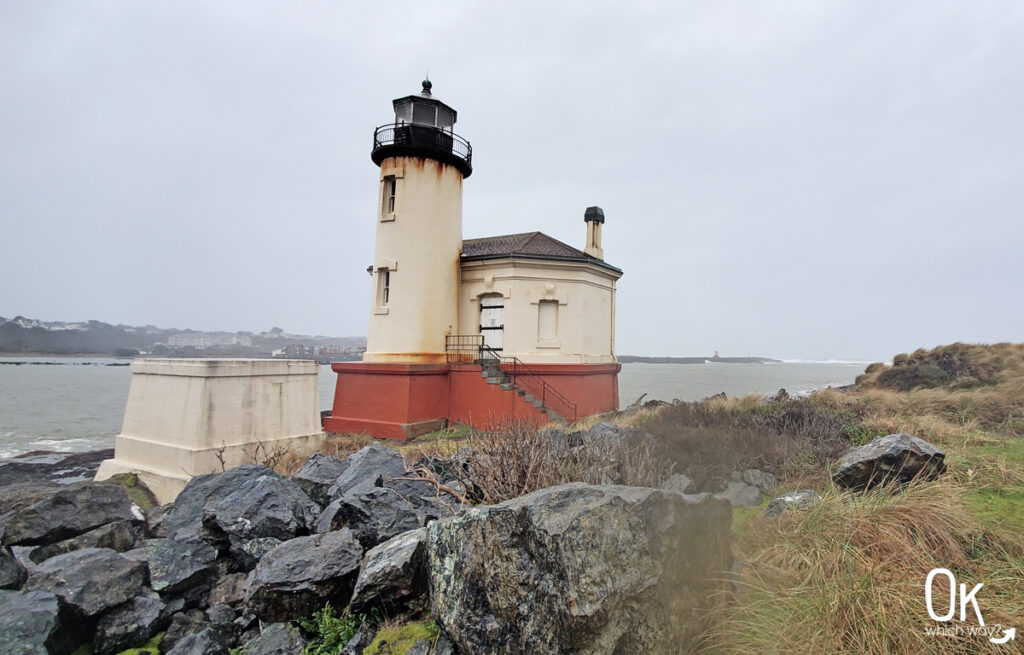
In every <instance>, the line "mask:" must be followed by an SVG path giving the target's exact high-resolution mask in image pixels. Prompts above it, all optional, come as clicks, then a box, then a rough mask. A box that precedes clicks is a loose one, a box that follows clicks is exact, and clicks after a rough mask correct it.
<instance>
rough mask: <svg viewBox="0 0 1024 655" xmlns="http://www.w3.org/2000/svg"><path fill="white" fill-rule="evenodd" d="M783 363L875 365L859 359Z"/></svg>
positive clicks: (790, 361) (809, 360)
mask: <svg viewBox="0 0 1024 655" xmlns="http://www.w3.org/2000/svg"><path fill="white" fill-rule="evenodd" d="M782 362H783V363H784V364H847V365H850V366H867V365H868V364H872V363H873V362H870V361H861V360H859V359H784V360H782Z"/></svg>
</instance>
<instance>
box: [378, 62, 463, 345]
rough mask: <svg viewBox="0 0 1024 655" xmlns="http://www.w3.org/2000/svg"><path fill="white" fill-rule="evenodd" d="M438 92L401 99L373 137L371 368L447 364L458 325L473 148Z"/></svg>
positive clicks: (427, 88)
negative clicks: (448, 342) (465, 194)
mask: <svg viewBox="0 0 1024 655" xmlns="http://www.w3.org/2000/svg"><path fill="white" fill-rule="evenodd" d="M431 87H432V85H431V83H430V81H429V80H424V81H423V89H422V91H420V93H418V94H415V95H409V96H405V97H403V98H398V99H396V100H395V101H394V102H393V106H394V111H395V117H394V121H393V122H390V123H387V124H385V125H382V126H380V127H378V128H377V129H376V130H375V131H374V135H373V151H372V152H371V158H372V159H373V162H374V163H375V164H377V166H379V167H380V183H379V190H378V194H377V196H378V203H377V205H378V206H377V216H376V238H375V241H374V255H373V265H372V270H371V273H372V275H373V289H372V292H371V301H370V325H369V330H368V332H367V339H366V355H365V356H364V358H363V361H365V362H402V363H416V364H429V363H441V362H444V361H445V338H446V337H448V336H450V335H451V334H453V333H454V331H455V330H456V329H457V326H458V325H459V293H458V292H459V279H460V262H459V256H460V254H461V251H462V181H463V180H464V179H465V178H467V177H469V176H470V174H471V173H472V172H473V166H472V160H473V150H472V147H471V146H470V144H469V142H468V141H466V140H465V139H463V138H462V137H460V136H459V135H457V134H455V133H454V131H453V128H454V126H455V120H456V112H455V110H454V109H452V108H451V107H449V106H448V105H446V104H445V103H443V102H441V101H440V100H438V99H437V98H435V97H434V96H433V94H432V93H431Z"/></svg>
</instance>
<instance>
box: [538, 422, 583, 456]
mask: <svg viewBox="0 0 1024 655" xmlns="http://www.w3.org/2000/svg"><path fill="white" fill-rule="evenodd" d="M540 433H541V435H542V436H544V437H546V438H548V439H549V440H550V441H551V443H552V445H553V446H554V447H555V448H556V449H558V450H559V451H563V450H565V451H568V450H572V449H574V448H579V447H580V446H582V445H583V430H576V431H574V432H566V431H565V430H563V429H562V428H559V427H555V426H553V425H551V426H547V427H545V428H544V429H543V430H541V431H540Z"/></svg>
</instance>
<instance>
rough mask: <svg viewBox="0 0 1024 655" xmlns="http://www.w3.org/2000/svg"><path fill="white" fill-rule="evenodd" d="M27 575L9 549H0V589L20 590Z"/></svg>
mask: <svg viewBox="0 0 1024 655" xmlns="http://www.w3.org/2000/svg"><path fill="white" fill-rule="evenodd" d="M27 577H28V573H27V572H26V571H25V567H24V566H22V564H21V562H19V561H18V558H16V557H15V556H14V553H12V552H11V549H10V548H7V547H6V546H4V547H0V589H20V588H21V585H23V584H25V578H27Z"/></svg>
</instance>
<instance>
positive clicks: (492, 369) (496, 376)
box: [480, 360, 563, 421]
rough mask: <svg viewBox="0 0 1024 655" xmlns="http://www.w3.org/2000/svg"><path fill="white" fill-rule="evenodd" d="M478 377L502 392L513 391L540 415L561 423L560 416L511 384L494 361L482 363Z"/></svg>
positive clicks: (510, 380)
mask: <svg viewBox="0 0 1024 655" xmlns="http://www.w3.org/2000/svg"><path fill="white" fill-rule="evenodd" d="M480 377H482V378H484V379H485V380H486V381H487V384H496V385H498V388H499V389H501V390H502V391H515V392H516V393H517V394H518V395H519V396H520V397H521V398H522V399H523V400H524V401H525V402H527V403H529V404H530V405H532V406H533V407H534V408H535V409H536V410H537V411H539V412H540V413H541V414H544V415H545V416H547V417H548V418H549V419H551V420H554V421H561V420H563V419H562V416H561V415H559V414H558V413H557V412H555V411H554V410H553V409H551V408H550V407H545V406H544V402H543V401H542V400H541V399H539V398H535V397H534V396H533V394H531V393H529V392H528V391H526V389H523V388H522V387H520V386H519V385H517V384H515V383H514V382H512V378H511V377H509V376H508V375H507V374H506V373H505V372H504V371H502V370H501V365H500V364H499V362H497V361H495V360H491V361H487V360H484V362H483V363H482V364H481V365H480Z"/></svg>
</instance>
